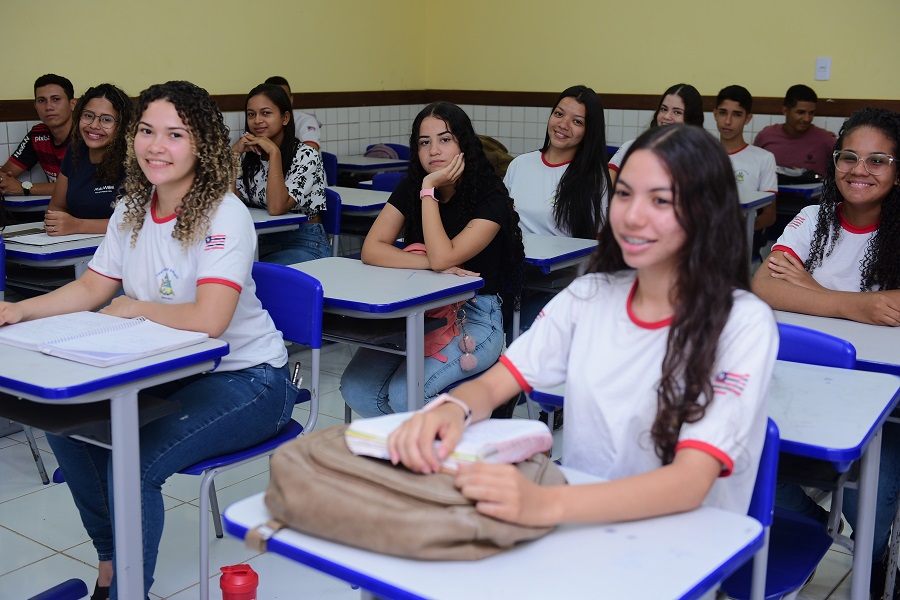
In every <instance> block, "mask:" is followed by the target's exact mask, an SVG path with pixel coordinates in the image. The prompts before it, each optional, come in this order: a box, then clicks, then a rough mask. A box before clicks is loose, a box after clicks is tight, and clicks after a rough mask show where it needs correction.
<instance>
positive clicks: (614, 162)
mask: <svg viewBox="0 0 900 600" xmlns="http://www.w3.org/2000/svg"><path fill="white" fill-rule="evenodd" d="M633 143H634V140H628V141H627V142H625V143H624V144H622V145H621V146H619V149H618V150H616V153H615V154H613V157H612V158H611V159H609V168H610V169H612V170H613V171H615V172H616V173H618V172H619V167H621V166H622V161H623V160H625V154H626V153H627V152H628V149H629V148H631V145H632V144H633Z"/></svg>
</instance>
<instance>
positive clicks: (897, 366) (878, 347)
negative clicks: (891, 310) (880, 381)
mask: <svg viewBox="0 0 900 600" xmlns="http://www.w3.org/2000/svg"><path fill="white" fill-rule="evenodd" d="M775 319H777V320H778V322H779V323H790V324H791V325H799V326H800V327H806V328H807V329H815V330H816V331H821V332H822V333H827V334H829V335H833V336H834V337H838V338H841V339H843V340H847V341H848V342H850V343H851V344H853V346H854V348H856V368H857V369H860V370H862V371H875V372H878V373H892V374H894V375H900V328H898V327H887V326H882V325H869V324H867V323H858V322H857V321H848V320H846V319H834V318H831V317H816V316H813V315H802V314H798V313H792V312H787V311H783V310H776V311H775Z"/></svg>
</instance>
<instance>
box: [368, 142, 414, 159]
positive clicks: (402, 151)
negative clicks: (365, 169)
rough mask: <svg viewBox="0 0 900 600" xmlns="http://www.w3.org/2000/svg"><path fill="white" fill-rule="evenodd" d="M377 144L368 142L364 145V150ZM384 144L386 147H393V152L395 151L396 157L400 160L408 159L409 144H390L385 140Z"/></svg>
mask: <svg viewBox="0 0 900 600" xmlns="http://www.w3.org/2000/svg"><path fill="white" fill-rule="evenodd" d="M377 145H378V144H369V145H368V146H366V152H368V151H369V150H371V149H372V148H373V147H374V146H377ZM384 145H385V146H387V147H388V148H393V149H394V152H396V153H397V158H399V159H401V160H409V146H406V145H404V144H392V143H390V142H385V143H384Z"/></svg>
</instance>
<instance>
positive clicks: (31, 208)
mask: <svg viewBox="0 0 900 600" xmlns="http://www.w3.org/2000/svg"><path fill="white" fill-rule="evenodd" d="M3 203H4V205H5V206H6V209H7V210H9V211H12V212H43V211H45V210H47V207H48V206H49V205H50V196H42V195H31V196H6V197H4V199H3Z"/></svg>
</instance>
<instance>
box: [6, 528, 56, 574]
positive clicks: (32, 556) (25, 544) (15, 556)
mask: <svg viewBox="0 0 900 600" xmlns="http://www.w3.org/2000/svg"><path fill="white" fill-rule="evenodd" d="M0 548H3V549H4V550H5V549H7V548H9V549H15V551H14V552H3V560H0V575H6V574H7V573H9V572H11V571H15V570H16V569H20V568H22V567H24V566H26V565H30V564H31V563H34V562H37V561H39V560H43V559H45V558H47V557H48V556H52V555H54V554H56V551H55V550H53V549H51V548H48V547H46V546H42V545H41V544H38V543H37V542H34V541H32V540H29V539H28V538H26V537H23V536H21V535H19V534H17V533H15V532H13V531H10V530H9V529H5V528H3V527H0Z"/></svg>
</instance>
